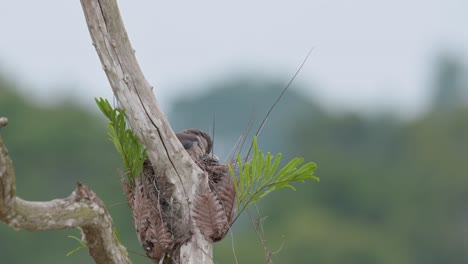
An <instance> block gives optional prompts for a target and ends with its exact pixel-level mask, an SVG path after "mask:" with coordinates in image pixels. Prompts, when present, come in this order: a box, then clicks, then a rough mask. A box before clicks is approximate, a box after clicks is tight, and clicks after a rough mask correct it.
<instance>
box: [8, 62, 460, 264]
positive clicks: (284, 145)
mask: <svg viewBox="0 0 468 264" xmlns="http://www.w3.org/2000/svg"><path fill="white" fill-rule="evenodd" d="M434 72H435V73H436V74H434V76H433V77H434V79H433V80H430V81H431V82H430V83H431V85H430V87H428V88H427V89H428V91H430V92H431V93H432V94H433V100H432V102H431V105H430V107H428V110H427V111H426V112H425V113H424V114H422V115H420V116H418V117H416V118H414V119H411V120H408V119H404V118H402V117H398V116H393V115H392V114H391V113H389V114H370V115H369V114H368V115H362V114H356V113H337V112H333V113H331V112H329V111H326V110H324V108H323V107H322V106H321V105H319V104H317V102H314V101H313V100H310V99H309V98H308V97H305V96H303V95H302V94H300V93H299V92H297V91H298V90H300V89H299V87H298V86H300V85H296V87H294V88H293V90H290V91H289V92H288V93H287V95H286V97H285V98H284V100H283V101H281V103H280V104H279V105H278V107H277V109H275V111H274V112H273V114H272V116H271V118H270V120H269V121H268V123H267V125H266V127H265V128H264V130H263V133H262V135H261V136H260V137H259V147H260V148H261V149H262V150H264V151H271V152H272V153H277V152H282V153H283V155H284V159H285V160H288V159H290V158H292V157H293V156H301V157H304V158H305V160H306V161H314V162H316V163H317V164H318V166H319V167H318V170H317V172H316V174H317V175H318V176H319V177H320V179H321V181H320V183H306V184H299V185H296V187H297V191H296V192H293V191H290V190H282V191H279V193H275V194H272V195H271V196H269V197H268V198H267V199H266V201H265V202H263V203H262V204H260V206H259V207H260V211H261V214H262V215H263V216H265V219H264V226H265V233H266V238H267V240H268V244H269V246H270V248H271V250H272V251H276V250H277V249H281V250H279V251H278V252H277V253H276V254H274V257H273V260H274V261H275V262H276V263H320V264H328V263H356V264H366V263H369V264H370V263H383V264H386V263H399V264H409V263H412V264H414V263H421V264H428V263H468V251H467V250H466V244H467V237H468V225H467V223H468V207H467V206H466V201H467V199H468V177H467V176H468V173H467V171H468V162H467V160H466V157H468V104H466V101H467V93H468V81H467V78H466V77H465V76H467V75H468V71H467V69H466V68H464V67H463V64H462V63H460V62H458V61H457V60H456V59H455V58H453V57H441V59H440V60H439V61H438V63H437V64H436V65H435V71H434ZM282 80H283V79H282ZM209 85H210V86H211V88H212V89H209V91H208V92H207V93H205V94H200V95H197V96H190V97H185V98H180V100H179V101H178V102H177V103H176V104H174V105H173V108H172V111H170V113H169V117H170V120H171V122H172V123H173V125H174V127H175V129H176V130H182V129H184V128H189V127H196V128H200V129H204V130H206V131H208V130H209V129H210V127H211V126H212V120H213V113H216V117H215V119H216V133H215V134H216V141H215V146H214V148H215V153H216V154H217V155H219V156H220V157H221V159H224V158H225V157H226V156H227V154H228V153H229V150H230V149H231V147H232V146H233V145H234V143H235V141H236V140H237V138H238V137H239V136H240V134H241V133H242V131H243V130H244V128H245V127H246V126H247V124H248V122H249V120H250V119H251V118H252V116H255V118H254V120H255V121H256V124H258V123H259V122H260V121H261V120H260V119H261V118H262V117H263V116H264V114H265V113H266V111H267V110H268V107H269V106H270V105H271V103H272V102H273V101H274V99H275V98H276V97H277V96H278V95H279V93H280V90H281V88H282V87H283V85H284V82H283V81H278V80H277V79H274V78H272V79H264V78H263V79H258V78H254V77H249V78H240V77H239V76H236V77H233V78H228V79H226V80H223V81H222V82H219V83H211V84H209ZM252 113H254V114H252ZM0 115H1V116H8V117H9V118H10V124H9V125H8V126H7V127H6V128H5V129H2V135H3V136H4V139H5V142H6V143H7V145H8V147H9V150H10V153H11V156H12V158H13V161H14V163H15V168H16V174H17V184H18V195H19V196H20V197H22V198H25V199H31V200H48V199H53V198H57V197H64V196H67V195H68V194H69V193H70V192H71V190H73V188H74V187H75V186H74V185H75V183H76V181H80V182H83V183H85V184H87V185H89V186H91V187H92V188H93V190H95V191H96V192H97V193H98V194H99V195H100V197H101V198H102V199H103V200H104V202H105V203H106V205H107V207H108V209H109V210H110V212H111V214H112V216H113V219H114V222H115V223H116V226H117V229H118V232H119V234H120V237H121V240H122V242H123V243H124V244H125V245H126V246H127V248H128V249H129V251H130V253H131V256H132V259H133V260H134V263H150V262H149V261H148V260H147V259H146V258H145V257H143V256H142V255H144V254H142V251H141V250H140V247H139V244H138V241H137V238H136V234H135V232H134V230H133V225H132V223H131V214H130V211H129V209H128V206H127V205H126V203H125V197H124V195H123V193H122V190H121V187H120V179H119V176H118V174H117V169H118V168H120V167H121V166H122V165H121V161H120V158H119V156H118V154H117V153H116V151H115V150H114V148H113V146H112V143H111V142H110V141H109V140H108V138H107V135H106V132H107V127H106V123H107V121H106V120H104V118H103V117H102V116H101V114H100V113H98V109H97V107H95V109H84V108H83V107H80V106H78V105H76V104H75V103H74V102H73V100H72V99H68V100H67V99H64V101H62V102H59V103H56V104H54V105H38V104H36V103H35V102H31V101H28V100H26V99H25V97H23V96H22V95H20V93H19V92H18V89H17V87H16V84H15V83H14V80H10V79H8V78H5V77H3V78H1V77H0ZM77 233H78V231H77V230H65V231H56V232H46V233H29V232H26V231H19V232H17V231H14V230H12V229H10V228H8V227H6V226H5V225H3V224H1V225H0V256H1V257H0V262H1V263H90V262H92V260H91V258H90V257H89V256H88V254H87V251H85V250H82V251H80V252H78V253H76V254H74V255H72V256H70V257H66V256H65V255H66V254H67V252H69V251H70V250H72V249H74V248H75V247H76V246H77V243H76V241H74V240H72V239H69V238H67V235H76V234H77ZM234 235H235V246H236V252H237V256H238V259H239V262H240V263H262V262H263V250H262V246H261V243H260V241H259V239H258V237H256V234H255V232H254V231H253V227H252V224H251V223H250V222H249V221H248V219H241V220H240V221H238V222H236V224H235V227H234ZM215 260H216V262H217V263H234V257H233V253H232V249H231V241H230V239H225V240H224V241H223V242H221V243H218V244H216V248H215Z"/></svg>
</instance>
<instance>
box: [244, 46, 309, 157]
mask: <svg viewBox="0 0 468 264" xmlns="http://www.w3.org/2000/svg"><path fill="white" fill-rule="evenodd" d="M313 50H314V48H311V49H310V50H309V52H308V53H307V55H306V56H305V58H304V60H303V61H302V64H301V66H299V68H298V69H297V70H296V73H295V74H294V76H293V77H292V78H291V80H289V82H288V84H287V85H286V87H284V89H283V91H282V92H281V94H280V95H279V96H278V98H277V99H276V101H275V102H274V103H273V105H272V106H271V107H270V110H268V113H267V114H266V116H265V118H264V119H263V120H262V123H260V126H259V127H258V130H257V132H256V133H255V136H257V137H258V136H259V135H260V132H261V131H262V129H263V126H264V125H265V123H266V121H267V119H268V117H269V116H270V114H271V112H272V111H273V109H274V108H275V106H276V104H278V102H279V101H280V100H281V98H282V97H283V95H284V94H285V93H286V91H287V90H288V88H289V87H290V86H291V84H292V83H293V81H294V80H295V79H296V77H297V75H298V74H299V72H300V71H301V70H302V67H304V65H305V63H306V62H307V59H308V58H309V56H310V54H311V53H312V51H313ZM252 146H253V143H252V144H250V148H249V151H248V152H247V156H246V157H245V160H248V159H249V156H250V152H251V151H252Z"/></svg>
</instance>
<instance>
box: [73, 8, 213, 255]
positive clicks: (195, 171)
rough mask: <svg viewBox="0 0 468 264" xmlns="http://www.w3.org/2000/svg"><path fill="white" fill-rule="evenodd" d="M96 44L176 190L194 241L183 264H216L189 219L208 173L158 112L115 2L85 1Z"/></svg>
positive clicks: (159, 169) (132, 120)
mask: <svg viewBox="0 0 468 264" xmlns="http://www.w3.org/2000/svg"><path fill="white" fill-rule="evenodd" d="M81 4H82V7H83V11H84V14H85V17H86V22H87V24H88V29H89V32H90V34H91V38H92V40H93V45H94V46H95V48H96V52H97V53H98V55H99V58H100V60H101V64H102V66H103V69H104V72H105V73H106V75H107V78H108V80H109V83H110V85H111V87H112V90H113V92H114V95H115V96H116V98H117V101H118V103H119V107H121V108H123V109H125V110H126V117H127V121H128V123H129V125H130V127H131V128H132V130H133V132H134V133H135V134H136V135H137V136H138V138H139V139H140V141H141V142H142V143H143V144H144V145H145V146H146V148H147V154H148V158H149V159H150V161H151V164H153V167H154V171H155V173H156V175H162V176H163V177H166V178H167V179H166V180H167V182H169V183H171V184H172V185H173V186H174V188H173V189H174V191H173V194H172V197H173V198H174V199H175V200H177V201H179V204H180V205H181V208H180V209H179V210H180V215H181V216H182V218H183V219H182V221H183V222H185V223H186V224H187V226H190V227H191V228H192V230H191V231H192V233H193V236H192V238H191V240H190V241H188V242H187V243H184V244H183V245H182V246H181V248H180V254H179V256H180V263H212V245H211V243H209V242H208V241H206V240H205V239H204V237H203V236H202V235H201V234H200V231H199V229H198V227H197V226H196V225H194V224H193V219H192V218H191V215H192V210H193V206H194V201H195V199H196V197H197V196H196V195H197V193H198V192H204V191H206V190H208V179H207V176H206V174H205V173H204V172H203V171H202V170H201V169H200V168H198V166H197V165H196V164H195V163H194V162H193V161H192V159H191V158H190V156H189V155H188V154H187V152H186V151H185V150H184V148H183V146H182V145H181V143H180V142H179V140H178V139H177V137H176V136H175V134H174V132H173V131H172V128H171V126H170V125H169V122H168V121H167V119H166V117H165V115H164V114H163V113H162V112H161V111H160V109H159V107H158V103H157V101H156V98H155V97H154V95H153V93H152V87H151V86H150V85H149V83H148V82H147V81H146V79H145V77H144V75H143V73H142V71H141V69H140V66H139V65H138V62H137V60H136V57H135V54H134V53H135V52H134V50H133V48H132V46H131V44H130V41H129V39H128V35H127V32H126V31H125V28H124V25H123V22H122V19H121V16H120V12H119V10H118V6H117V3H116V1H115V0H81Z"/></svg>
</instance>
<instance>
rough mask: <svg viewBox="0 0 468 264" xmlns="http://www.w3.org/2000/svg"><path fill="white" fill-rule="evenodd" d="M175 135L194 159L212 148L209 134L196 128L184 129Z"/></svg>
mask: <svg viewBox="0 0 468 264" xmlns="http://www.w3.org/2000/svg"><path fill="white" fill-rule="evenodd" d="M176 136H177V138H178V139H179V141H180V143H182V145H183V146H184V148H185V149H186V150H187V152H188V153H189V155H190V156H191V157H192V159H194V160H196V159H198V158H200V157H203V156H206V155H208V154H209V153H210V152H211V150H212V148H213V141H212V140H211V137H210V135H208V134H207V133H206V132H203V131H201V130H198V129H194V128H190V129H186V130H184V131H182V132H180V133H176Z"/></svg>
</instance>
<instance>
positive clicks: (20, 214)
mask: <svg viewBox="0 0 468 264" xmlns="http://www.w3.org/2000/svg"><path fill="white" fill-rule="evenodd" d="M5 120H6V121H5ZM7 122H8V119H6V118H0V127H1V126H4V125H6V124H7ZM0 220H1V221H2V222H4V223H6V224H7V225H9V226H10V227H12V228H14V229H16V230H19V229H26V230H29V231H46V230H57V229H66V228H72V227H78V226H80V227H81V228H82V230H83V241H85V243H86V244H87V245H88V250H89V253H90V254H91V256H92V257H93V259H94V260H95V262H96V263H103V264H104V263H131V262H130V260H129V259H128V254H127V251H126V249H125V247H123V246H122V245H120V243H119V242H118V241H117V238H116V237H115V235H114V230H113V225H112V219H111V217H110V215H109V213H108V212H107V210H106V208H105V207H104V204H103V203H102V201H101V200H100V199H99V197H97V196H96V194H95V193H94V192H93V191H92V190H91V189H89V188H88V187H87V186H85V185H82V184H78V186H77V188H76V190H75V191H73V192H72V193H71V195H70V196H68V197H67V198H64V199H55V200H52V201H48V202H30V201H25V200H23V199H21V198H19V197H16V177H15V173H14V169H13V163H12V161H11V159H10V158H9V155H8V150H7V148H6V146H5V144H4V143H3V139H2V137H1V136H0Z"/></svg>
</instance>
